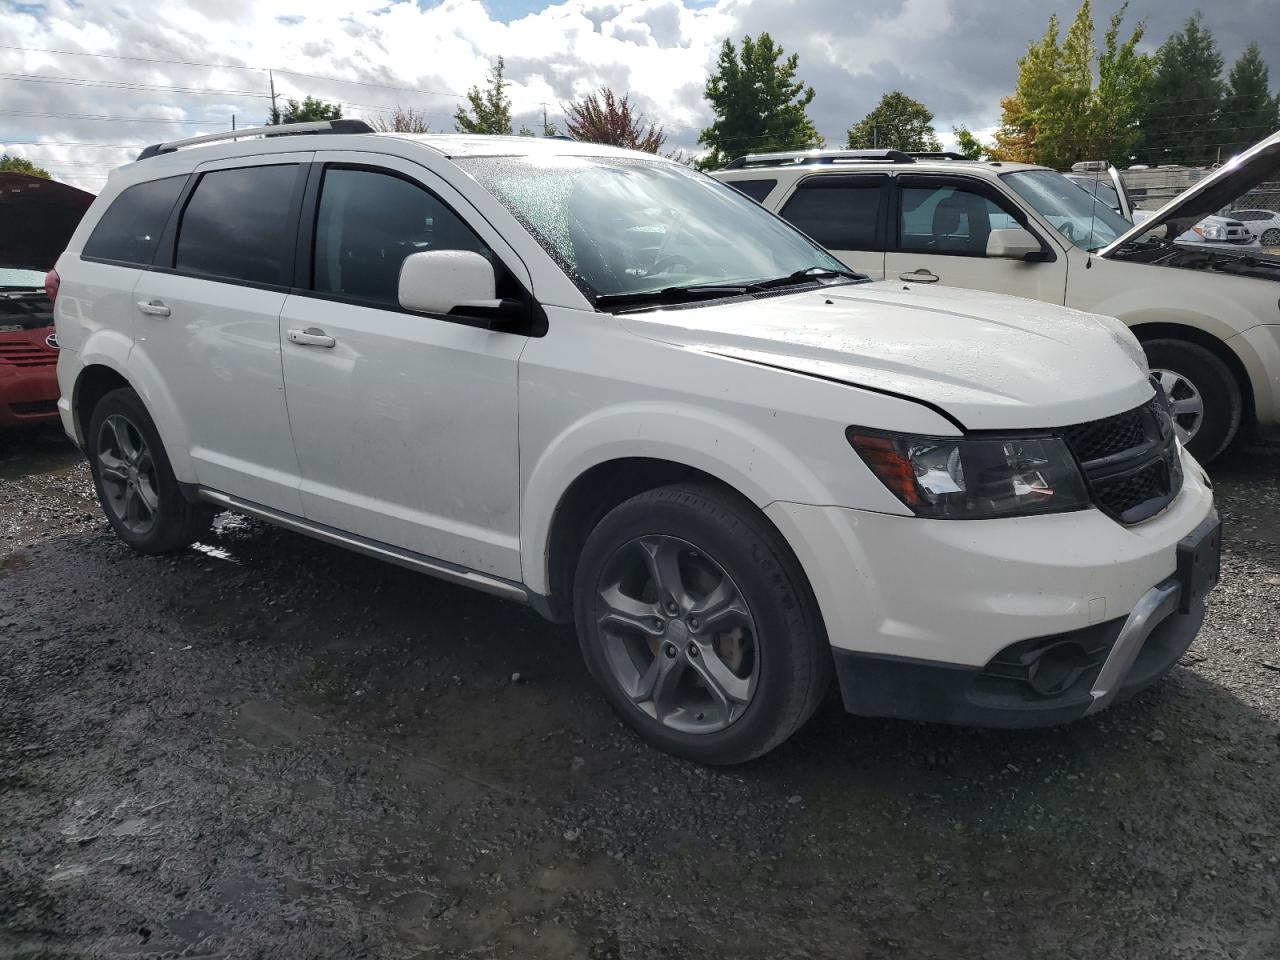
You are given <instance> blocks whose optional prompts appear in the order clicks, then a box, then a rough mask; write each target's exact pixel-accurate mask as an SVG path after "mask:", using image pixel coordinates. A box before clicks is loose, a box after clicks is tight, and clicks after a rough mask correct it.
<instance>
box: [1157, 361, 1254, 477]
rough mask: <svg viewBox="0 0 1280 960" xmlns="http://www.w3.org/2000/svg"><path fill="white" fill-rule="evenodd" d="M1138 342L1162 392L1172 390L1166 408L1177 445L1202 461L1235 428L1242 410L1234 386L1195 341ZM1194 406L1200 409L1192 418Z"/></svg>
mask: <svg viewBox="0 0 1280 960" xmlns="http://www.w3.org/2000/svg"><path fill="white" fill-rule="evenodd" d="M1142 346H1143V349H1145V350H1146V353H1147V362H1148V363H1149V364H1150V366H1151V370H1152V372H1153V373H1155V374H1156V376H1157V378H1158V379H1160V381H1161V383H1162V385H1163V386H1164V389H1165V393H1166V396H1169V390H1170V388H1172V391H1173V395H1172V396H1170V397H1169V400H1170V406H1171V407H1172V410H1173V414H1174V422H1175V423H1176V424H1178V427H1179V436H1180V437H1183V444H1184V445H1185V446H1186V448H1187V449H1188V450H1189V451H1191V455H1192V456H1194V457H1195V458H1196V459H1197V460H1199V461H1200V462H1201V463H1208V462H1209V461H1211V460H1212V459H1213V458H1214V457H1216V456H1218V454H1220V453H1222V451H1223V450H1225V449H1226V448H1227V446H1228V445H1229V444H1230V443H1231V441H1232V440H1233V439H1235V436H1236V433H1237V431H1238V430H1239V429H1240V421H1241V419H1242V416H1243V413H1244V402H1243V399H1242V397H1241V395H1240V384H1238V383H1237V382H1236V378H1235V376H1233V375H1232V373H1231V370H1230V369H1229V368H1228V367H1227V365H1226V364H1225V363H1223V362H1222V360H1221V359H1220V358H1219V357H1218V356H1217V355H1216V354H1214V353H1213V352H1212V351H1211V350H1207V349H1206V348H1204V347H1202V346H1200V345H1199V344H1195V343H1189V342H1187V341H1186V340H1172V339H1163V340H1148V341H1146V342H1145V343H1143V345H1142ZM1179 379H1180V381H1181V382H1179ZM1197 404H1198V406H1199V409H1200V411H1201V413H1200V415H1199V417H1198V419H1197V418H1196V415H1195V410H1196V408H1197ZM1180 405H1181V406H1180ZM1180 411H1181V412H1180ZM1188 430H1190V437H1189V438H1187V437H1186V433H1187V432H1188Z"/></svg>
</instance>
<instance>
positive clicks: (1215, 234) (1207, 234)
mask: <svg viewBox="0 0 1280 960" xmlns="http://www.w3.org/2000/svg"><path fill="white" fill-rule="evenodd" d="M1191 229H1192V230H1194V231H1195V232H1196V233H1198V234H1200V236H1202V237H1204V238H1205V239H1206V240H1225V239H1227V230H1226V227H1224V226H1223V225H1222V224H1220V223H1197V224H1196V225H1195V226H1194V227H1192V228H1191Z"/></svg>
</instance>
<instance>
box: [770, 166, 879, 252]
mask: <svg viewBox="0 0 1280 960" xmlns="http://www.w3.org/2000/svg"><path fill="white" fill-rule="evenodd" d="M883 184H884V178H883V177H874V178H873V177H865V178H862V179H845V178H839V179H837V178H835V177H815V178H814V179H812V180H808V181H806V182H804V183H802V184H800V186H799V187H798V188H797V189H796V192H795V193H793V194H792V195H791V199H790V200H788V201H787V204H786V206H785V207H783V208H782V216H783V217H784V218H785V219H787V220H790V221H791V222H792V223H794V224H795V225H796V226H797V227H799V228H800V229H801V230H803V231H804V232H805V233H807V234H808V235H809V236H811V237H813V239H814V240H817V241H818V243H820V244H822V245H823V246H824V247H826V248H828V249H829V250H881V249H883V246H882V245H881V243H880V236H881V232H880V216H881V213H880V210H881V202H880V201H881V197H882V195H883V190H882V189H881V187H882V185H883Z"/></svg>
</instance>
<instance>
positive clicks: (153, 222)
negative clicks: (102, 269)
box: [82, 175, 187, 266]
mask: <svg viewBox="0 0 1280 960" xmlns="http://www.w3.org/2000/svg"><path fill="white" fill-rule="evenodd" d="M186 182H187V178H186V176H185V175H184V176H181V177H166V178H165V179H163V180H150V181H148V182H147V183H135V184H134V185H133V186H132V187H129V188H128V189H126V190H125V191H124V192H122V193H121V194H120V196H118V197H116V198H115V200H114V201H112V203H111V206H109V207H108V208H107V212H106V213H104V214H103V215H102V219H101V220H99V221H98V225H97V226H96V227H94V228H93V233H91V234H90V235H89V239H88V240H87V241H86V242H85V245H84V250H83V251H82V255H83V256H86V257H93V258H94V259H99V260H114V261H116V262H118V263H131V264H136V265H138V266H150V265H151V261H152V259H153V258H154V257H155V254H156V246H157V245H158V244H159V243H160V234H161V233H162V232H163V231H164V225H165V224H166V223H167V222H168V220H169V214H170V213H171V212H172V211H173V205H174V204H175V203H177V202H178V195H179V194H180V193H182V188H183V187H184V186H185V185H186Z"/></svg>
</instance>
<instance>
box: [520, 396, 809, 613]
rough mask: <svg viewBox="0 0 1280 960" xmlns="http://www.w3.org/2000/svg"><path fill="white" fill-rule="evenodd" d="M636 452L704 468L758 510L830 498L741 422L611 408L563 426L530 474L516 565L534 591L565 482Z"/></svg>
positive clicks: (659, 407) (789, 456)
mask: <svg viewBox="0 0 1280 960" xmlns="http://www.w3.org/2000/svg"><path fill="white" fill-rule="evenodd" d="M633 457H644V458H650V459H654V460H666V461H670V462H672V463H678V464H682V465H684V466H688V467H693V468H695V469H697V470H701V471H702V472H703V473H706V474H709V475H710V476H713V477H715V478H716V479H717V480H720V481H722V482H723V483H725V484H727V485H729V486H730V487H732V488H733V489H735V490H737V491H738V492H739V493H741V494H742V495H743V496H745V497H746V498H747V499H749V500H751V502H753V503H754V504H755V505H756V506H758V507H760V508H761V509H762V510H763V509H764V508H765V507H767V506H768V505H769V504H770V503H772V502H773V501H775V500H794V501H796V502H800V503H830V502H832V500H831V496H830V492H829V491H828V490H827V488H826V485H825V484H823V482H822V481H821V480H820V479H819V477H818V476H817V475H816V474H815V473H814V472H813V471H812V470H811V469H809V467H808V466H807V464H805V463H804V462H803V461H802V460H800V459H798V458H797V457H796V456H795V454H794V452H792V451H788V450H787V449H785V448H784V447H783V446H782V445H781V444H779V443H778V442H777V441H776V440H774V439H772V438H770V437H769V436H767V435H766V434H765V433H763V432H762V431H760V430H758V429H756V428H755V427H753V426H752V425H751V424H749V423H747V422H745V421H743V420H740V419H737V418H734V417H730V416H727V415H725V414H723V413H720V412H717V411H714V410H708V409H705V408H703V409H697V408H690V407H688V406H684V405H678V404H673V403H663V402H634V403H627V404H625V405H621V406H614V407H608V408H606V409H603V410H599V411H595V412H593V413H591V414H590V415H588V416H586V417H583V418H582V419H580V420H577V421H575V422H574V423H572V424H571V425H570V426H569V427H568V428H567V429H565V430H564V431H562V432H561V433H560V434H559V435H558V436H556V437H555V438H554V439H553V440H552V441H551V443H549V444H548V445H547V447H546V449H545V450H544V451H543V452H542V455H541V456H540V457H539V458H538V460H537V461H536V462H535V463H534V464H533V466H532V468H531V469H530V471H529V474H528V479H527V481H526V483H525V484H524V495H523V498H522V504H523V508H522V510H521V512H520V517H521V522H520V564H521V571H522V574H523V577H524V581H525V584H526V586H528V587H529V588H530V589H531V590H533V591H535V592H537V593H546V592H547V591H548V589H549V587H548V583H549V572H548V569H547V560H548V550H547V548H548V544H549V541H550V534H551V524H552V521H553V519H554V517H555V511H556V509H557V507H558V506H559V504H560V501H561V498H562V497H563V496H564V494H565V492H566V491H567V490H568V489H569V487H570V485H571V484H572V483H573V482H574V481H575V480H576V479H577V478H578V477H580V476H581V475H582V474H583V473H585V472H586V471H587V470H590V469H591V468H592V467H595V466H598V465H599V464H602V463H606V462H608V461H610V460H619V459H626V458H633Z"/></svg>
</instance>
